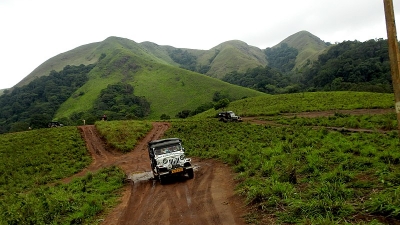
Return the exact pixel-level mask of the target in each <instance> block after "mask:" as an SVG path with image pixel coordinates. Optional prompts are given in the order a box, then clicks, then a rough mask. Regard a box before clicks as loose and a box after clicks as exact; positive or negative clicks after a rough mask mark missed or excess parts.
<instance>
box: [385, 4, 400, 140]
mask: <svg viewBox="0 0 400 225" xmlns="http://www.w3.org/2000/svg"><path fill="white" fill-rule="evenodd" d="M383 4H384V7H385V17H386V29H387V35H388V44H389V59H390V68H391V73H392V84H393V91H394V98H395V108H396V114H397V128H398V130H399V131H398V133H399V136H400V64H399V63H400V55H399V46H398V40H397V33H396V22H395V18H394V8H393V1H392V0H383Z"/></svg>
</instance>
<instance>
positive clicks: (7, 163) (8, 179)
mask: <svg viewBox="0 0 400 225" xmlns="http://www.w3.org/2000/svg"><path fill="white" fill-rule="evenodd" d="M0 143H1V148H0V171H2V172H1V174H0V198H1V197H2V196H4V195H7V194H8V193H9V192H14V193H15V192H16V193H18V192H24V191H28V190H30V189H32V188H35V187H38V186H41V185H45V184H48V183H52V182H55V181H56V180H58V179H61V178H64V177H68V176H71V175H73V174H74V173H76V172H78V171H80V170H82V169H83V168H85V167H86V166H87V165H89V164H90V162H91V157H90V154H89V153H88V152H87V149H86V147H85V143H84V142H83V140H82V139H81V136H80V134H79V131H78V129H77V128H76V127H62V128H54V129H39V130H32V131H26V132H19V133H9V134H4V135H0Z"/></svg>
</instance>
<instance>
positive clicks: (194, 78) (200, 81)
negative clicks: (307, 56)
mask: <svg viewBox="0 0 400 225" xmlns="http://www.w3.org/2000/svg"><path fill="white" fill-rule="evenodd" d="M96 51H97V52H100V51H103V54H104V55H105V57H104V58H102V59H101V60H100V61H99V62H98V63H97V65H96V66H95V68H94V69H93V70H92V71H91V72H90V73H89V81H88V82H87V83H86V84H85V85H83V86H82V87H81V88H79V89H78V90H77V91H76V94H75V95H74V96H76V97H71V98H69V99H68V100H67V101H66V102H65V103H64V104H62V105H61V107H60V108H59V110H58V111H57V113H56V115H55V117H56V118H64V117H70V116H71V115H73V114H74V113H75V114H76V113H79V112H85V111H88V110H90V109H91V108H92V107H93V104H94V102H95V101H96V99H97V98H98V97H99V95H100V92H101V90H103V89H105V88H106V87H107V86H108V85H109V84H115V83H118V82H123V83H127V84H131V85H132V86H133V87H134V93H135V95H137V96H144V97H145V98H146V100H147V101H149V102H150V104H151V112H150V115H149V116H148V118H153V119H159V118H160V116H161V115H162V114H166V115H169V116H170V117H174V116H175V115H176V114H177V113H178V112H180V111H182V110H194V109H196V108H197V107H198V106H200V105H201V104H204V103H207V102H211V101H212V98H213V95H214V93H215V92H217V91H219V92H221V93H224V94H226V95H228V96H229V97H230V98H232V99H240V98H243V97H252V96H257V95H262V93H260V92H257V91H254V90H251V89H247V88H243V87H239V86H235V85H231V84H228V83H225V82H222V81H220V80H218V79H214V78H210V77H208V76H205V75H201V74H198V73H195V72H191V71H188V70H184V69H180V68H178V67H176V66H172V65H170V64H169V63H168V62H166V61H167V59H165V60H163V59H162V58H158V57H156V56H154V55H153V54H150V53H149V52H148V51H146V49H144V48H142V47H141V45H139V44H136V43H135V42H132V41H129V40H127V39H121V38H115V37H113V38H109V39H106V40H105V41H104V42H103V43H101V44H100V45H99V46H98V47H97V48H96ZM104 52H105V53H104Z"/></svg>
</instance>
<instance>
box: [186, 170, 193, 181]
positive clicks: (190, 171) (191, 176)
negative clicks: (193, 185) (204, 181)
mask: <svg viewBox="0 0 400 225" xmlns="http://www.w3.org/2000/svg"><path fill="white" fill-rule="evenodd" d="M187 175H188V177H189V179H193V177H194V173H193V169H188V170H187Z"/></svg>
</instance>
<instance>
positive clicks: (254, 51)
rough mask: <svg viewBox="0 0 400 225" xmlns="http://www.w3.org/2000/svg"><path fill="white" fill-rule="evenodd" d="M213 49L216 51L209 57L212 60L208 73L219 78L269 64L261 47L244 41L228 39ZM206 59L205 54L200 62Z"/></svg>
mask: <svg viewBox="0 0 400 225" xmlns="http://www.w3.org/2000/svg"><path fill="white" fill-rule="evenodd" d="M211 51H213V52H215V55H214V56H213V58H208V60H211V59H212V61H211V64H210V66H211V67H210V70H209V71H208V72H207V75H209V76H212V77H216V78H219V79H221V78H222V77H223V76H225V75H226V74H227V73H230V72H233V71H237V72H245V71H246V70H247V69H249V68H255V67H257V66H265V65H267V60H266V58H265V54H264V52H263V51H262V50H261V49H259V48H257V47H253V46H250V45H248V44H246V43H245V42H242V41H238V40H234V41H227V42H224V43H222V44H220V45H218V46H216V47H214V48H212V49H211ZM204 61H205V58H204V56H203V57H201V58H200V60H199V62H204Z"/></svg>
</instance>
